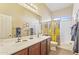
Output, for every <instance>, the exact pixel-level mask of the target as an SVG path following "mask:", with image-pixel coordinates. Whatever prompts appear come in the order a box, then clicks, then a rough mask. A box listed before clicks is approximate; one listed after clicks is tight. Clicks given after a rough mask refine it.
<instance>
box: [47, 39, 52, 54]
mask: <svg viewBox="0 0 79 59" xmlns="http://www.w3.org/2000/svg"><path fill="white" fill-rule="evenodd" d="M50 41H51V38H48V39H47V54H49V52H50Z"/></svg>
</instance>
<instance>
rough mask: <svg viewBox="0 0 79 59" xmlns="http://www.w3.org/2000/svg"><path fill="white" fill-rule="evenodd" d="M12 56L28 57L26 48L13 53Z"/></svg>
mask: <svg viewBox="0 0 79 59" xmlns="http://www.w3.org/2000/svg"><path fill="white" fill-rule="evenodd" d="M14 55H28V48H25V49H23V50H20V51H18V52H16V53H14Z"/></svg>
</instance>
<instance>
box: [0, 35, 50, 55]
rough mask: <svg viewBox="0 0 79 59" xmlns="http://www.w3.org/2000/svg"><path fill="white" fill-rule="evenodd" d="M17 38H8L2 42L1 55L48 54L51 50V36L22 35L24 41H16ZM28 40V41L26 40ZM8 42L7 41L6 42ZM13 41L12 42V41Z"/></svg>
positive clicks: (0, 46)
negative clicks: (30, 37)
mask: <svg viewBox="0 0 79 59" xmlns="http://www.w3.org/2000/svg"><path fill="white" fill-rule="evenodd" d="M16 39H17V38H13V39H7V40H6V41H3V43H5V44H2V45H1V43H0V54H1V55H47V54H48V53H49V51H50V40H51V38H50V36H41V37H39V38H38V37H34V38H33V39H29V37H27V36H26V37H22V38H21V40H22V42H18V43H14V42H16ZM26 40H27V41H26ZM6 42H7V43H6ZM11 42H12V43H11Z"/></svg>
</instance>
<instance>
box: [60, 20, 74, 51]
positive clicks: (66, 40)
mask: <svg viewBox="0 0 79 59" xmlns="http://www.w3.org/2000/svg"><path fill="white" fill-rule="evenodd" d="M72 24H73V21H72V20H71V19H67V20H65V19H63V20H61V21H60V46H61V47H62V48H65V49H68V50H72V49H73V42H72V41H71V26H72Z"/></svg>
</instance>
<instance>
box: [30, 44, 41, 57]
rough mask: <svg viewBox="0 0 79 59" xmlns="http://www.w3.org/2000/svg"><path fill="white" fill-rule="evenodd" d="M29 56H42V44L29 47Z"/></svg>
mask: <svg viewBox="0 0 79 59" xmlns="http://www.w3.org/2000/svg"><path fill="white" fill-rule="evenodd" d="M29 55H40V43H37V44H34V45H32V46H31V47H29Z"/></svg>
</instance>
